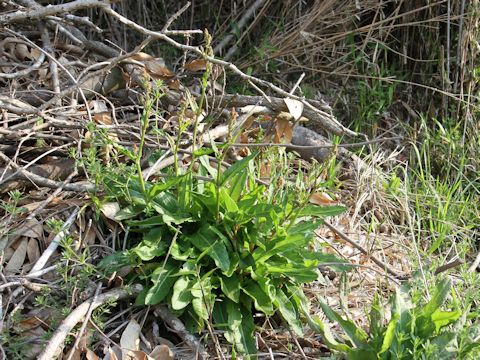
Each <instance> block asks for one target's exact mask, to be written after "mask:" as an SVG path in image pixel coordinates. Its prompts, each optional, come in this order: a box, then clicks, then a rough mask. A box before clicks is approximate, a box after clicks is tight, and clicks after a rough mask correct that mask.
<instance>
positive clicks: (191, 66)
mask: <svg viewBox="0 0 480 360" xmlns="http://www.w3.org/2000/svg"><path fill="white" fill-rule="evenodd" d="M183 68H184V69H185V70H187V71H193V72H196V71H205V70H207V60H204V59H196V60H193V61H190V62H189V63H187V64H185V66H184V67H183Z"/></svg>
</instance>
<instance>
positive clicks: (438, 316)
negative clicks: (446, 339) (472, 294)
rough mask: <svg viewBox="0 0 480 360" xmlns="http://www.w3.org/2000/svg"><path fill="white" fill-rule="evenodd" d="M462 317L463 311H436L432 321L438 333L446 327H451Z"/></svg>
mask: <svg viewBox="0 0 480 360" xmlns="http://www.w3.org/2000/svg"><path fill="white" fill-rule="evenodd" d="M461 316H462V311H461V310H458V309H457V310H454V311H441V310H437V311H435V312H434V313H433V314H432V316H431V319H432V321H433V323H434V324H435V330H436V331H437V332H438V331H440V329H441V328H442V327H444V326H447V325H450V324H452V323H454V322H455V321H457V320H458V319H459V318H460V317H461Z"/></svg>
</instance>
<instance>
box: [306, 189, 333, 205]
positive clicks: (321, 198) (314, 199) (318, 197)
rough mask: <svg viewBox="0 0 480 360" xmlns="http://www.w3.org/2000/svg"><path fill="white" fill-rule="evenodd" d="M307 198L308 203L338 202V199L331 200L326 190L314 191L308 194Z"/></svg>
mask: <svg viewBox="0 0 480 360" xmlns="http://www.w3.org/2000/svg"><path fill="white" fill-rule="evenodd" d="M308 200H309V202H310V203H312V204H315V205H332V204H338V201H336V200H333V199H332V197H331V196H330V195H328V194H327V193H326V192H316V193H314V194H312V195H310V198H309V199H308Z"/></svg>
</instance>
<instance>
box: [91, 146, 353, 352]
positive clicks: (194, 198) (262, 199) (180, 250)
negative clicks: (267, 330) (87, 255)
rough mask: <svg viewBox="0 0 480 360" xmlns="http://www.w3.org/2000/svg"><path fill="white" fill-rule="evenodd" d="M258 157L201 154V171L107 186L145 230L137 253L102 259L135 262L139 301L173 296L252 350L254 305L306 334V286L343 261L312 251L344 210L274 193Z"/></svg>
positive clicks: (136, 241)
mask: <svg viewBox="0 0 480 360" xmlns="http://www.w3.org/2000/svg"><path fill="white" fill-rule="evenodd" d="M257 156H258V154H253V155H251V156H248V157H246V158H244V159H243V160H240V161H238V162H236V163H235V164H234V165H232V166H231V167H229V168H228V169H227V170H225V171H222V170H221V168H220V167H219V168H218V169H214V168H212V167H211V166H210V164H209V162H208V160H207V157H206V156H201V157H200V159H199V163H200V166H199V170H198V171H199V175H195V176H194V175H193V174H192V172H191V171H188V172H187V173H185V174H183V175H172V176H171V177H170V178H168V179H167V180H163V181H162V182H158V183H150V182H144V186H145V192H143V191H142V186H141V185H140V184H139V183H138V180H137V179H136V178H135V177H130V178H125V179H120V178H116V179H113V180H112V181H111V182H110V183H107V184H106V188H107V189H109V192H110V196H111V197H114V198H115V199H116V200H117V201H118V202H119V203H120V204H121V208H122V210H121V211H120V212H119V213H118V214H117V219H118V220H125V221H126V223H127V225H128V226H129V227H130V233H136V236H132V237H130V241H131V242H130V249H129V250H127V251H123V252H119V253H115V254H113V255H111V256H109V257H107V258H105V259H104V260H103V261H102V262H101V266H102V267H103V268H104V269H110V270H114V269H119V268H121V267H124V266H130V267H132V268H134V271H132V272H131V273H130V275H129V276H130V279H129V280H130V281H143V282H144V284H145V285H146V287H145V289H144V291H143V292H142V293H141V294H140V295H139V297H138V299H137V303H139V304H148V305H153V304H158V303H161V302H166V303H168V304H169V305H170V307H171V308H172V309H173V310H174V311H176V312H177V313H178V315H180V316H182V317H183V318H184V320H185V322H186V323H187V324H191V325H192V326H191V327H194V328H196V329H197V330H201V329H204V327H205V325H206V324H208V323H210V322H213V324H214V326H215V327H216V328H217V329H220V330H224V331H225V337H226V339H227V340H228V341H229V342H231V343H232V344H234V346H235V349H236V350H237V351H239V352H241V353H248V354H252V353H255V351H256V349H255V344H254V337H253V331H254V329H255V325H254V319H253V315H252V312H253V311H254V309H256V311H259V312H261V313H263V314H265V315H267V316H269V315H273V314H274V313H275V312H278V313H279V314H280V315H281V317H282V318H283V319H284V320H285V321H286V322H287V323H288V325H289V326H290V327H291V328H292V329H293V330H294V331H295V332H296V333H298V334H301V333H302V324H301V322H300V314H301V313H304V312H308V311H307V310H306V300H305V297H304V296H301V295H302V294H303V293H302V290H301V285H302V284H304V283H308V282H311V281H314V280H316V279H317V277H318V270H317V268H318V266H319V265H321V264H322V263H323V262H332V261H333V262H336V263H338V262H339V261H338V260H337V259H336V258H334V257H333V256H331V255H328V254H325V253H323V252H315V251H312V250H311V249H310V248H309V246H310V245H311V243H312V240H313V231H314V230H315V229H317V228H318V226H319V224H320V223H321V222H322V219H323V218H324V217H326V216H331V215H336V214H339V213H341V212H342V211H343V210H344V209H343V207H340V206H330V207H319V206H313V205H307V201H304V202H303V203H299V202H298V194H296V193H295V192H294V191H292V189H285V190H284V192H283V193H281V194H279V193H277V196H276V197H274V198H270V197H269V196H268V192H267V191H266V186H265V185H262V184H259V183H257V182H256V181H255V177H254V160H255V158H256V157H257ZM206 175H211V176H212V178H211V180H209V181H207V180H206V179H207V177H206ZM199 176H200V177H199ZM276 199H280V201H279V202H277V201H278V200H276Z"/></svg>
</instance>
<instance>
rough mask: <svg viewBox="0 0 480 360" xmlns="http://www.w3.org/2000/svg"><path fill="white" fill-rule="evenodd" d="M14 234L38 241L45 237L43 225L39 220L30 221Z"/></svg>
mask: <svg viewBox="0 0 480 360" xmlns="http://www.w3.org/2000/svg"><path fill="white" fill-rule="evenodd" d="M14 234H15V235H17V236H18V235H20V236H26V237H30V238H35V239H38V238H41V237H42V235H43V225H42V224H41V223H40V222H39V221H38V220H37V219H29V220H26V221H25V222H24V223H23V224H22V225H21V226H20V227H18V228H17V229H15V231H14Z"/></svg>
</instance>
